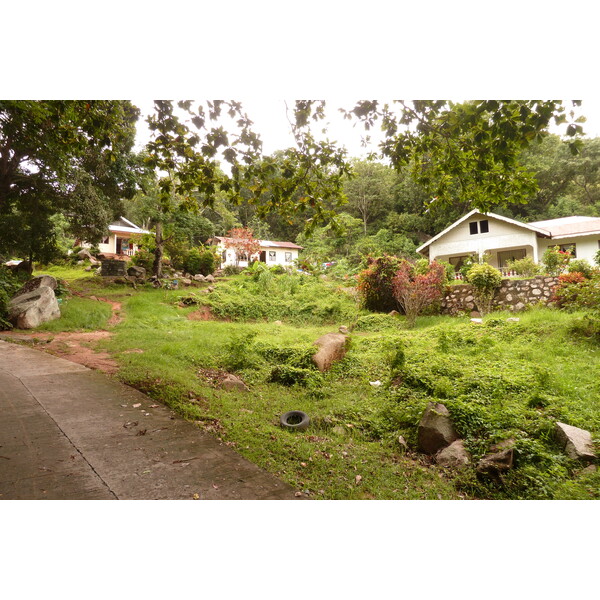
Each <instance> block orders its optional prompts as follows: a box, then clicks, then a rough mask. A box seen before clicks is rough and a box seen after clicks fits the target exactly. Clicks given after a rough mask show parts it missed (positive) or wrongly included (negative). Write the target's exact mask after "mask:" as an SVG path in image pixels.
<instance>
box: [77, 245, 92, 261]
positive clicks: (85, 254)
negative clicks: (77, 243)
mask: <svg viewBox="0 0 600 600" xmlns="http://www.w3.org/2000/svg"><path fill="white" fill-rule="evenodd" d="M77 256H78V257H79V258H80V259H81V260H91V259H92V258H94V257H93V256H92V255H91V253H90V251H89V250H86V249H85V248H83V250H80V251H79V252H78V253H77Z"/></svg>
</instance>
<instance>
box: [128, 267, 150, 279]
mask: <svg viewBox="0 0 600 600" xmlns="http://www.w3.org/2000/svg"><path fill="white" fill-rule="evenodd" d="M127 275H129V276H130V277H146V269H144V267H138V266H137V265H131V267H129V268H128V269H127Z"/></svg>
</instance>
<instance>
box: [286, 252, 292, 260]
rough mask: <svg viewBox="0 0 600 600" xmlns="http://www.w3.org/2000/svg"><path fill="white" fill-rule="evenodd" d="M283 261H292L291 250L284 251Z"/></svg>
mask: <svg viewBox="0 0 600 600" xmlns="http://www.w3.org/2000/svg"><path fill="white" fill-rule="evenodd" d="M285 262H292V253H291V252H286V253H285Z"/></svg>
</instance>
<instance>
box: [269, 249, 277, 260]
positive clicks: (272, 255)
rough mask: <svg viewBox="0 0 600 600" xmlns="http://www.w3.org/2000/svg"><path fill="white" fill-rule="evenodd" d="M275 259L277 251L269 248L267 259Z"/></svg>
mask: <svg viewBox="0 0 600 600" xmlns="http://www.w3.org/2000/svg"><path fill="white" fill-rule="evenodd" d="M276 260H277V252H275V250H269V261H270V262H275V261H276Z"/></svg>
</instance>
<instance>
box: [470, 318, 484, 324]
mask: <svg viewBox="0 0 600 600" xmlns="http://www.w3.org/2000/svg"><path fill="white" fill-rule="evenodd" d="M471 323H475V324H476V325H481V323H483V319H471Z"/></svg>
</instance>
